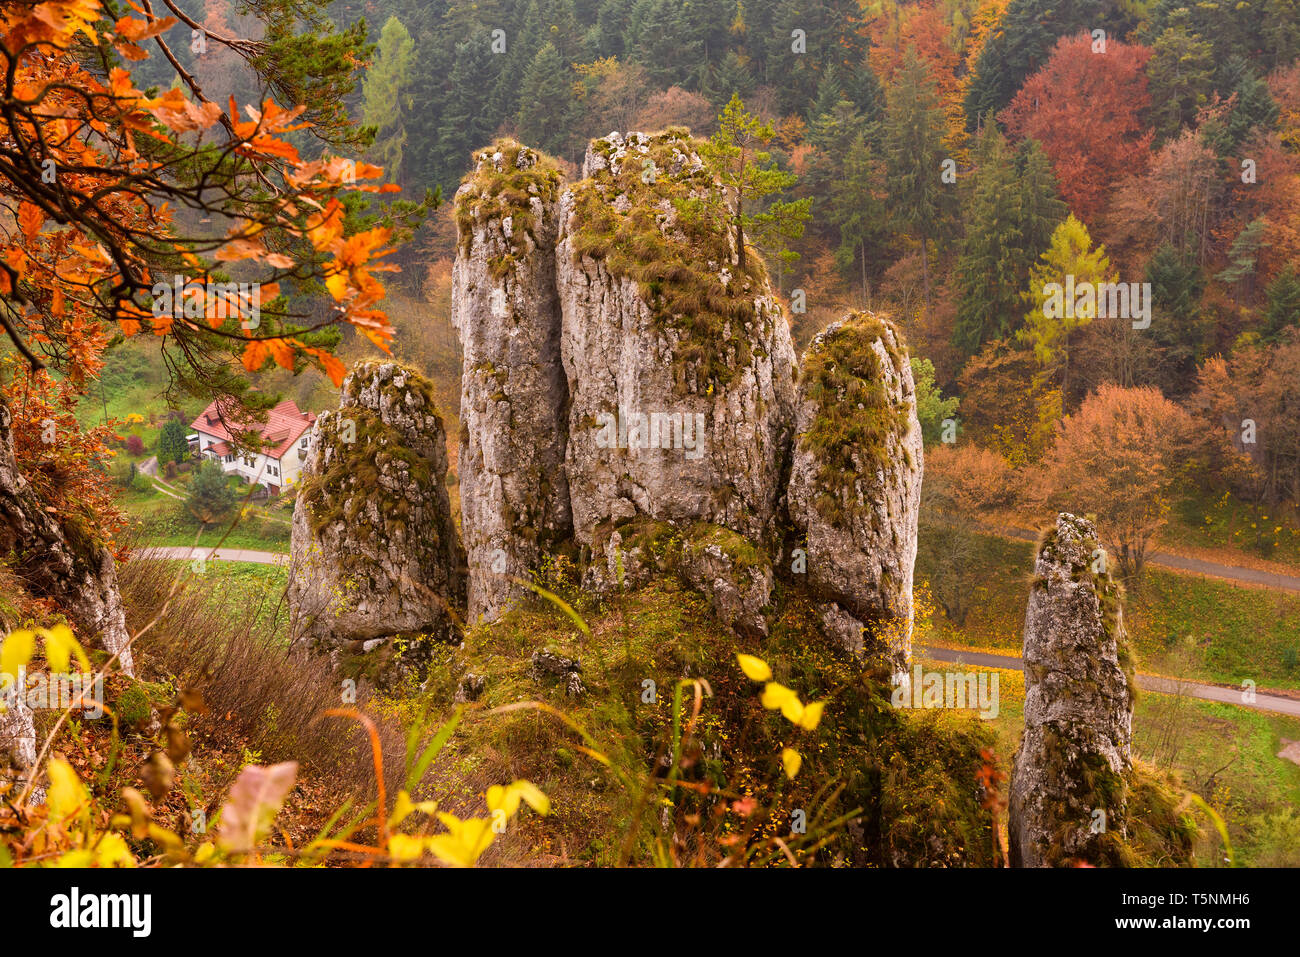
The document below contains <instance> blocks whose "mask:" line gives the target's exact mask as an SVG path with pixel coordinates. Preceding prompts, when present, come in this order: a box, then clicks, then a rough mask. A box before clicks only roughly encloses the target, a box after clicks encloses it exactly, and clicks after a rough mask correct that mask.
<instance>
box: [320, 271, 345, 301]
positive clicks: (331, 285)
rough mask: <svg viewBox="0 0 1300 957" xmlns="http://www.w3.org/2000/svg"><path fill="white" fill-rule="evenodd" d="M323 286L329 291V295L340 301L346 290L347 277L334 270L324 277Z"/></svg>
mask: <svg viewBox="0 0 1300 957" xmlns="http://www.w3.org/2000/svg"><path fill="white" fill-rule="evenodd" d="M325 288H326V289H328V290H329V291H330V295H331V296H333V297H334V298H335V300H337V301H339V302H342V301H343V297H344V296H345V295H346V294H347V291H348V277H347V275H346V274H345V273H341V272H336V273H334V274H333V275H331V276H328V277H326V279H325Z"/></svg>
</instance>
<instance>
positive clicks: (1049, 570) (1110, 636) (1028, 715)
mask: <svg viewBox="0 0 1300 957" xmlns="http://www.w3.org/2000/svg"><path fill="white" fill-rule="evenodd" d="M1105 563H1106V557H1105V554H1104V552H1103V551H1102V549H1101V546H1100V544H1099V542H1098V538H1097V531H1096V529H1095V528H1094V527H1093V525H1092V523H1091V522H1089V521H1087V520H1086V519H1082V518H1076V517H1075V516H1073V515H1069V514H1066V513H1062V514H1061V515H1059V516H1058V517H1057V520H1056V525H1055V527H1054V528H1052V529H1051V530H1049V531H1048V532H1047V533H1046V535H1045V536H1044V537H1043V539H1042V541H1041V542H1040V544H1039V546H1038V555H1037V559H1036V561H1035V564H1034V579H1033V585H1032V591H1031V593H1030V597H1029V607H1028V610H1027V611H1026V613H1025V634H1024V660H1025V665H1024V667H1025V730H1024V736H1023V738H1022V739H1021V742H1020V749H1019V751H1018V752H1017V753H1016V758H1015V764H1014V766H1013V768H1012V772H1011V785H1010V796H1009V804H1010V806H1009V814H1010V820H1009V829H1010V859H1011V864H1012V865H1013V866H1018V867H1044V866H1051V865H1056V864H1069V863H1076V862H1082V863H1088V864H1092V865H1097V864H1101V863H1115V862H1116V860H1115V852H1116V850H1117V849H1119V848H1122V845H1123V842H1124V839H1125V833H1124V831H1125V820H1126V816H1127V808H1126V804H1127V793H1128V779H1129V775H1130V772H1131V770H1132V759H1131V757H1130V746H1131V742H1132V723H1133V683H1132V680H1133V672H1132V664H1131V662H1130V661H1129V658H1128V648H1127V637H1126V635H1125V631H1124V619H1123V613H1122V609H1121V596H1120V590H1119V585H1118V584H1117V583H1116V582H1114V581H1113V580H1112V579H1111V577H1110V574H1109V571H1108V569H1107V568H1106V564H1105Z"/></svg>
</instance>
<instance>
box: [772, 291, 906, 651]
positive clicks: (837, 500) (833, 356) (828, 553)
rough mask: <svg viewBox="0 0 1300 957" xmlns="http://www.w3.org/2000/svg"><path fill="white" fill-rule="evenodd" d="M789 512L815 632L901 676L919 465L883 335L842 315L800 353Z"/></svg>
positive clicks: (898, 369)
mask: <svg viewBox="0 0 1300 957" xmlns="http://www.w3.org/2000/svg"><path fill="white" fill-rule="evenodd" d="M795 416H796V420H795V439H794V450H793V455H792V465H791V473H790V486H789V492H788V495H789V499H788V506H789V512H790V518H791V521H792V522H793V524H794V526H795V529H796V532H798V533H799V534H800V535H801V536H802V541H801V542H800V544H799V547H802V548H804V549H805V550H806V553H807V557H806V562H807V575H808V585H809V588H810V589H811V590H812V593H813V595H814V596H815V597H816V598H817V599H818V601H819V611H820V613H821V616H822V623H823V627H824V628H825V630H826V632H827V634H828V635H829V636H830V637H832V639H833V640H835V641H837V642H838V643H840V644H842V645H843V646H844V647H845V648H847V649H848V650H849V651H851V652H852V653H854V654H856V655H859V656H864V657H867V658H870V659H874V660H879V661H880V662H881V663H882V664H884V665H885V666H887V667H888V668H889V669H890V670H891V671H892V672H894V673H900V672H903V671H905V670H906V666H907V659H908V657H909V655H910V654H911V643H912V572H913V566H914V565H915V563H916V533H917V519H918V515H919V511H920V501H921V476H922V472H923V467H924V461H923V455H924V453H923V449H922V440H921V426H920V423H919V422H918V421H917V418H916V388H915V385H914V384H913V381H912V369H911V365H910V363H909V362H908V356H907V347H906V346H905V345H904V343H903V340H902V336H901V335H900V334H899V332H898V331H897V330H896V329H895V328H894V326H893V325H892V324H891V323H889V322H887V321H885V320H883V319H879V318H877V317H875V316H872V315H870V314H868V313H853V314H850V315H849V316H847V317H846V318H844V319H842V320H840V321H838V322H835V323H832V324H831V325H830V326H829V327H828V328H827V329H825V330H824V331H823V332H821V333H820V334H819V335H818V336H817V337H816V338H815V339H813V341H812V344H811V345H810V346H809V347H808V350H807V352H806V353H805V354H804V359H803V364H802V368H801V375H800V382H799V393H798V399H797V406H796V413H795Z"/></svg>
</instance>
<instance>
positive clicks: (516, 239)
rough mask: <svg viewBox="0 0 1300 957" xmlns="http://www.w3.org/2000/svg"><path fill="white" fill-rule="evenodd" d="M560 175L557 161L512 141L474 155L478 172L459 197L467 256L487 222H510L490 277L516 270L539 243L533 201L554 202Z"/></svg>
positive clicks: (458, 222) (467, 177)
mask: <svg viewBox="0 0 1300 957" xmlns="http://www.w3.org/2000/svg"><path fill="white" fill-rule="evenodd" d="M561 180H562V175H561V173H560V167H559V165H558V164H557V163H556V161H555V160H554V159H552V158H551V157H549V156H547V155H546V154H544V153H541V152H539V151H537V150H535V149H532V148H531V147H528V146H523V145H521V144H520V143H517V142H516V141H514V140H512V139H499V140H497V141H496V142H495V143H493V145H492V146H490V147H488V148H487V149H483V150H479V151H478V152H476V153H475V154H474V168H473V169H472V170H471V171H470V172H469V173H467V174H466V175H465V178H464V179H463V180H462V185H461V188H460V189H459V190H458V191H457V193H456V226H457V231H458V236H459V240H458V241H459V246H460V248H461V250H462V251H464V252H468V251H469V247H470V245H471V244H472V243H473V241H474V231H475V228H476V227H479V226H481V225H482V224H483V223H486V222H488V221H497V222H498V223H502V224H504V223H506V222H507V221H508V223H509V226H508V227H507V228H504V229H503V230H502V235H503V237H504V238H505V240H506V245H507V247H508V248H507V249H506V250H505V251H503V252H501V253H500V254H498V255H496V256H494V257H492V259H491V260H490V263H491V274H492V276H493V278H494V279H500V278H502V277H503V276H505V275H507V274H508V273H510V272H512V271H513V270H514V267H515V264H516V262H517V261H518V259H519V257H521V256H524V255H525V254H527V252H528V242H527V240H528V239H535V238H536V237H535V232H534V231H535V229H536V226H537V222H536V216H537V213H536V210H535V208H534V205H533V204H534V201H538V202H540V203H542V204H543V205H550V204H551V203H553V202H555V199H556V197H557V195H558V194H559V189H560V183H561Z"/></svg>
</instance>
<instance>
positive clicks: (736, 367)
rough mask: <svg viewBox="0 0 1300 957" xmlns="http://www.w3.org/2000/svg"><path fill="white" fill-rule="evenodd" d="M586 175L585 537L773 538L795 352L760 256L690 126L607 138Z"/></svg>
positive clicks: (566, 304) (580, 423) (570, 330)
mask: <svg viewBox="0 0 1300 957" xmlns="http://www.w3.org/2000/svg"><path fill="white" fill-rule="evenodd" d="M582 175H583V179H582V180H581V181H579V182H577V183H574V184H573V185H572V186H570V187H569V188H567V189H565V190H564V192H563V193H562V195H561V198H560V210H559V231H560V232H559V240H558V243H557V247H556V277H557V289H558V292H559V296H560V304H561V312H562V316H563V333H562V339H561V355H562V358H563V362H564V371H565V374H566V377H567V379H568V383H569V397H570V406H569V414H568V448H567V453H566V457H565V470H566V472H567V475H568V483H569V493H570V498H571V502H572V508H573V528H574V534H575V536H576V538H577V540H578V541H579V542H580V543H581V544H583V545H591V544H592V542H593V539H594V538H595V537H596V536H597V528H598V526H602V525H605V524H607V523H610V524H615V525H616V524H618V523H620V522H624V521H627V520H629V519H632V518H636V517H646V518H649V519H653V520H657V521H677V522H681V521H687V522H694V521H704V522H710V523H714V524H717V525H722V526H725V527H727V528H730V529H733V530H735V531H737V532H739V533H741V534H742V535H745V536H747V537H749V538H751V539H752V540H754V541H770V540H771V538H772V532H773V520H774V518H775V516H776V514H777V507H778V502H779V499H780V492H781V485H782V474H783V469H784V467H785V465H786V450H787V448H788V445H789V436H790V431H791V427H792V411H793V409H792V402H793V392H794V373H795V356H794V349H793V346H792V344H791V340H790V333H789V328H788V326H787V325H786V321H785V318H784V316H783V315H782V313H781V309H780V307H779V306H778V304H777V302H776V300H775V299H774V298H773V296H772V293H771V289H770V287H769V285H768V281H767V277H766V274H765V273H764V270H763V267H762V264H761V262H760V261H759V259H758V257H755V256H751V257H748V265H747V267H746V268H745V269H743V270H742V269H740V268H739V267H738V265H737V256H736V253H735V248H734V243H733V240H732V233H731V231H730V229H729V227H728V224H727V215H728V214H727V207H726V204H725V203H724V202H723V199H722V197H721V195H720V194H719V192H718V190H717V188H716V187H715V186H714V183H713V175H712V173H711V172H710V171H709V170H708V169H707V167H706V166H705V164H704V162H703V161H702V160H701V159H700V157H699V156H698V155H697V154H696V152H695V150H694V148H693V145H692V141H691V139H690V137H689V135H688V134H687V133H686V132H685V131H683V130H669V131H667V132H664V133H658V134H655V135H653V136H647V135H645V134H643V133H628V134H626V135H622V134H618V133H612V134H610V135H609V136H607V137H604V138H603V139H598V140H595V141H593V142H592V143H591V145H590V146H589V147H588V149H587V154H586V158H585V159H584V161H583V168H582ZM683 202H688V203H691V204H692V205H691V206H690V207H689V208H690V209H691V214H690V215H689V216H688V215H687V214H686V213H685V212H684V211H683V210H685V209H686V208H687V207H686V206H683V205H682V203H683Z"/></svg>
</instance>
